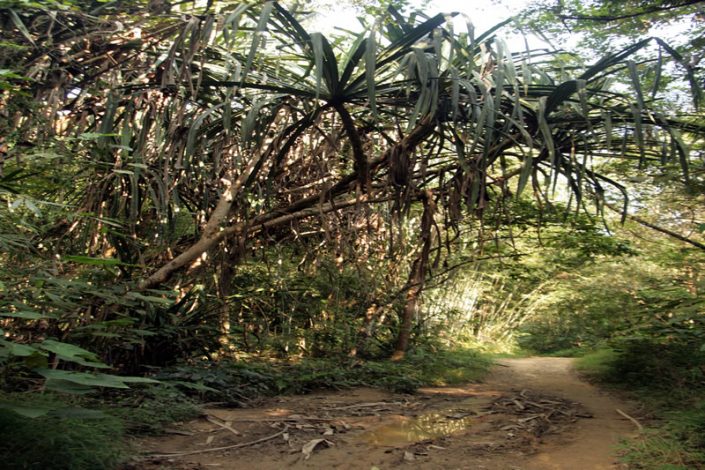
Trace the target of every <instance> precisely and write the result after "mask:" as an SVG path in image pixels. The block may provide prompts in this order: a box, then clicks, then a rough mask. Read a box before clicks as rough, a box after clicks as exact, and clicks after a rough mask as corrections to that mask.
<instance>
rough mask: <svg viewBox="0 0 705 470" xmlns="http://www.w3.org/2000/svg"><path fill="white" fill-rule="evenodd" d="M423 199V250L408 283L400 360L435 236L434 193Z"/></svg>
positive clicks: (399, 339) (397, 353) (395, 358)
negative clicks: (433, 232) (433, 230)
mask: <svg viewBox="0 0 705 470" xmlns="http://www.w3.org/2000/svg"><path fill="white" fill-rule="evenodd" d="M422 201H423V216H422V217H421V234H420V237H419V238H420V239H421V243H422V246H421V252H420V253H419V255H418V256H417V257H416V259H415V260H414V262H413V263H412V265H411V272H410V273H409V280H408V281H407V283H406V285H407V287H408V290H407V292H406V303H405V305H404V312H403V313H402V318H401V325H400V328H399V335H398V336H397V342H396V346H395V347H394V354H392V358H391V359H392V360H393V361H399V360H401V359H403V358H404V355H405V354H406V350H407V349H408V348H409V340H410V338H411V328H412V326H413V324H414V317H415V316H416V312H417V311H418V307H419V298H420V297H421V293H422V292H423V288H424V281H425V279H426V267H427V266H428V259H429V257H430V254H431V245H432V244H433V236H432V231H431V229H432V228H433V213H434V212H435V209H436V208H435V204H434V203H433V194H432V193H431V191H428V190H427V191H426V192H425V193H424V194H423V195H422Z"/></svg>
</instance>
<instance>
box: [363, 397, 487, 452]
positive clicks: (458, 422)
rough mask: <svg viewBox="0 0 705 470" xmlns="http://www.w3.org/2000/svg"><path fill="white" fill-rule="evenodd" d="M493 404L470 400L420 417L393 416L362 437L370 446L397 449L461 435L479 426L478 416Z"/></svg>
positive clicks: (481, 400)
mask: <svg viewBox="0 0 705 470" xmlns="http://www.w3.org/2000/svg"><path fill="white" fill-rule="evenodd" d="M490 401H491V400H490V399H486V398H469V399H465V400H462V401H459V402H455V403H453V404H452V405H451V406H448V407H447V408H445V409H436V410H433V411H430V412H428V413H424V414H421V415H418V416H401V415H393V416H388V417H385V419H386V420H387V422H386V423H385V424H382V425H381V426H378V427H376V428H374V429H372V430H370V431H368V432H365V433H364V434H362V435H361V436H360V437H361V439H362V440H363V441H365V442H366V443H367V444H372V445H378V446H384V447H388V446H389V447H394V446H402V445H408V444H412V443H414V442H419V441H423V440H426V439H437V438H439V437H444V436H450V435H452V434H457V433H460V432H462V431H464V430H466V429H468V428H469V427H471V426H473V425H474V424H476V423H477V413H478V412H479V411H480V409H481V408H482V406H484V405H486V404H488V403H489V402H490Z"/></svg>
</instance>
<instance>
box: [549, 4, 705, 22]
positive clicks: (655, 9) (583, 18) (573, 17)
mask: <svg viewBox="0 0 705 470" xmlns="http://www.w3.org/2000/svg"><path fill="white" fill-rule="evenodd" d="M700 3H705V0H686V1H685V2H683V3H679V4H676V5H669V6H651V7H648V8H645V9H643V10H641V11H637V12H634V13H626V14H624V15H558V18H560V19H561V20H578V21H595V22H605V23H609V22H611V21H619V20H626V19H628V18H637V17H639V16H644V15H650V14H651V13H658V12H662V11H670V10H676V9H678V8H683V7H687V6H691V5H697V4H700Z"/></svg>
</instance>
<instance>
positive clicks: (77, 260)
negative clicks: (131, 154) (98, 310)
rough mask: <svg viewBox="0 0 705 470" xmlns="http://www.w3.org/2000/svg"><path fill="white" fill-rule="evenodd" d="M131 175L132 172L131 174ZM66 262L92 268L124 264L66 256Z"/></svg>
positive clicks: (86, 257)
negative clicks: (86, 265)
mask: <svg viewBox="0 0 705 470" xmlns="http://www.w3.org/2000/svg"><path fill="white" fill-rule="evenodd" d="M130 173H131V172H130ZM64 259H65V260H66V261H72V262H74V263H79V264H88V265H91V266H118V265H120V264H122V262H121V261H120V260H119V259H115V258H93V257H90V256H73V255H68V256H64Z"/></svg>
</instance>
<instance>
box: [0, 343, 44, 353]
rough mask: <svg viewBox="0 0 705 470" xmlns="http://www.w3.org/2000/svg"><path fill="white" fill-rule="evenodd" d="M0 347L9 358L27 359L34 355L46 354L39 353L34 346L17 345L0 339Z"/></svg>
mask: <svg viewBox="0 0 705 470" xmlns="http://www.w3.org/2000/svg"><path fill="white" fill-rule="evenodd" d="M0 347H2V349H3V350H5V351H6V352H7V353H8V354H10V355H11V356H18V357H29V356H32V355H34V354H39V355H45V354H46V353H45V352H43V351H40V350H39V349H37V348H35V347H34V346H29V345H27V344H19V343H15V342H14V341H8V340H5V339H0Z"/></svg>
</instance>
